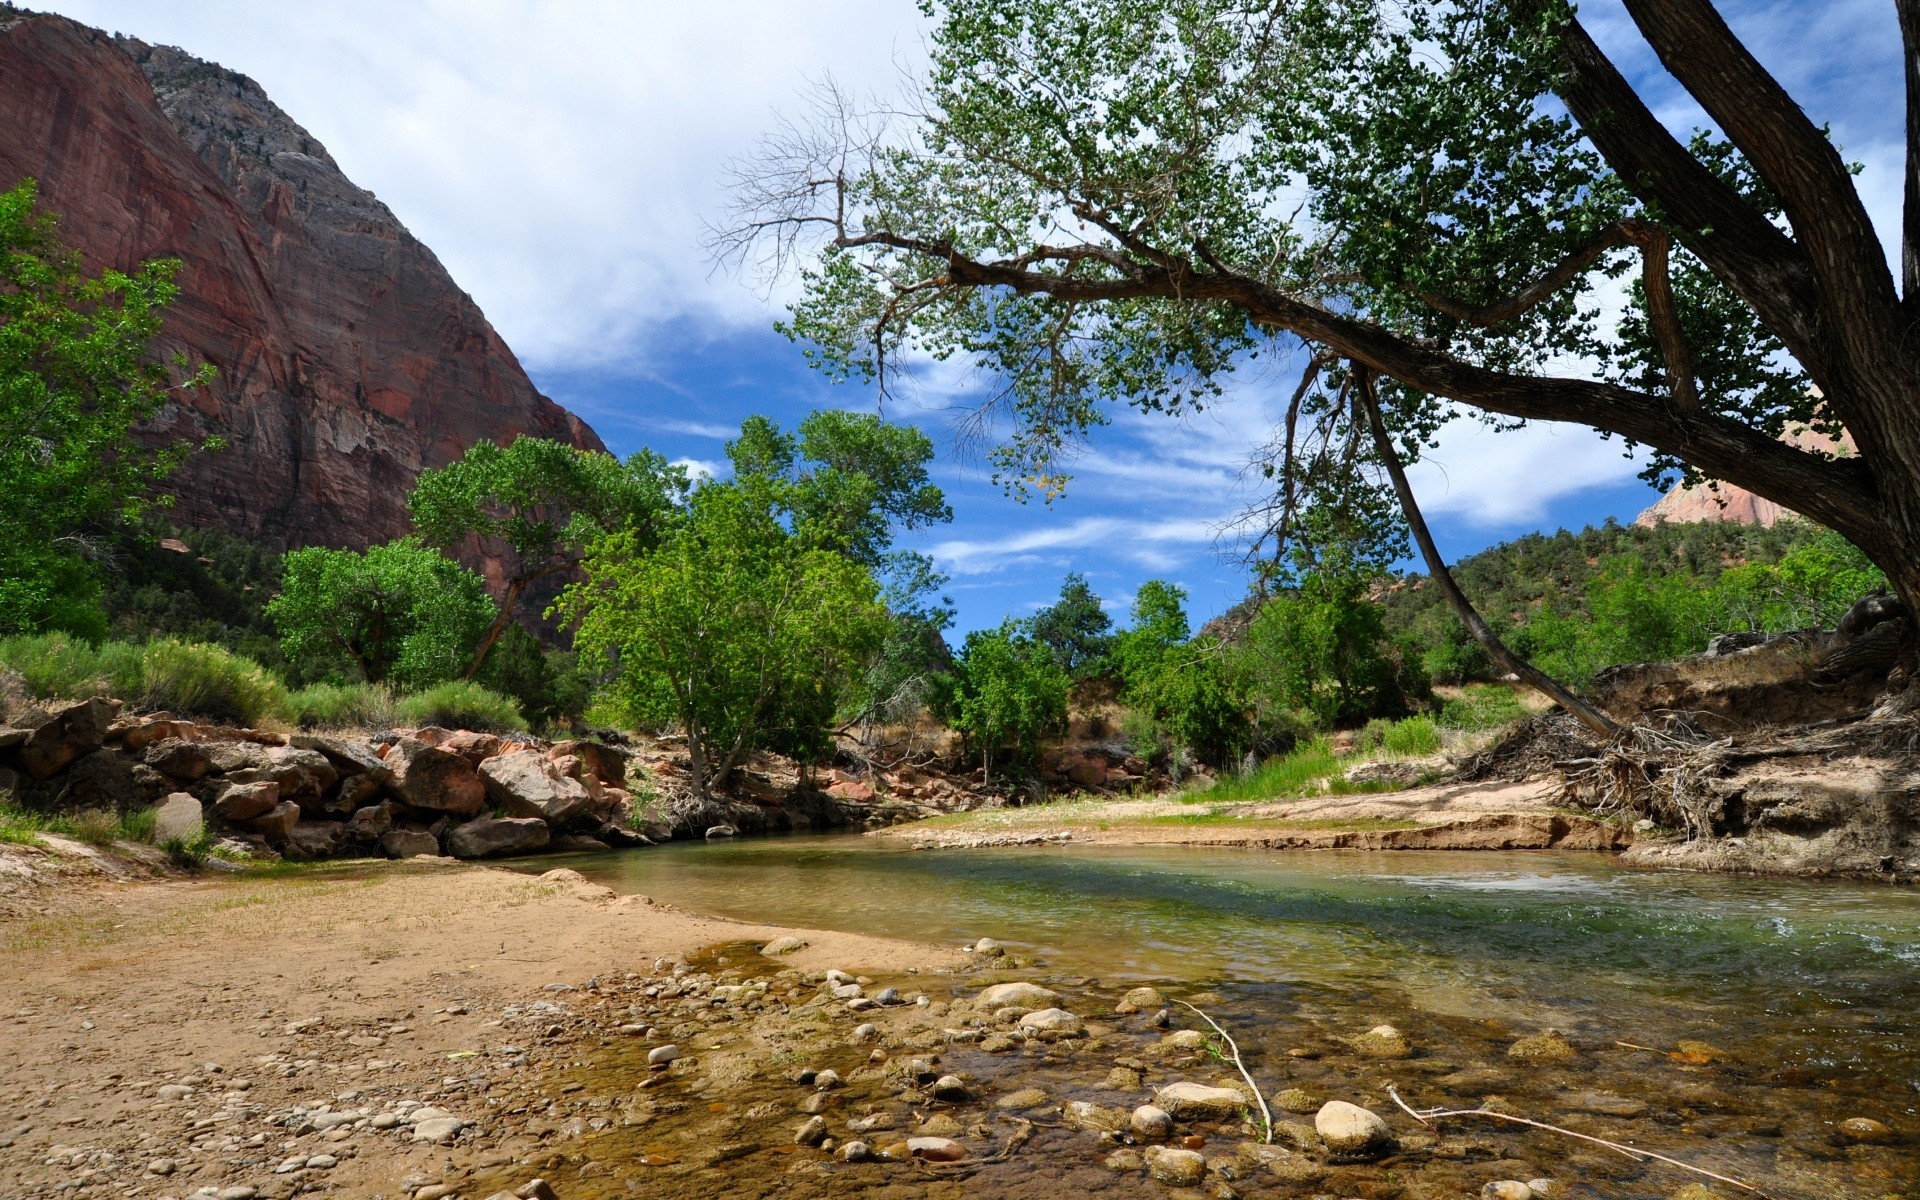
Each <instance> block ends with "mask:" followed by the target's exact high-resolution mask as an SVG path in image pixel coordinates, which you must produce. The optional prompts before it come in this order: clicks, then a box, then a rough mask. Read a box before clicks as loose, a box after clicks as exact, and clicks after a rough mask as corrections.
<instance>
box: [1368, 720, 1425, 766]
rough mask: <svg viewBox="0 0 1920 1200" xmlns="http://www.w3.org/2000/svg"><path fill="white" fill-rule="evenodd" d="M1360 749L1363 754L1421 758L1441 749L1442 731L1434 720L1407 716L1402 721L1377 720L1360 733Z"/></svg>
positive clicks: (1372, 721) (1370, 722)
mask: <svg viewBox="0 0 1920 1200" xmlns="http://www.w3.org/2000/svg"><path fill="white" fill-rule="evenodd" d="M1356 749H1358V750H1359V751H1360V752H1361V753H1363V754H1374V753H1379V754H1386V755H1391V756H1394V757H1396V758H1419V757H1421V756H1423V755H1427V754H1432V753H1434V752H1435V751H1436V750H1438V749H1440V730H1439V728H1438V727H1437V726H1435V725H1434V723H1433V718H1431V717H1425V716H1417V717H1405V718H1402V719H1401V720H1398V721H1388V720H1384V719H1380V718H1375V719H1374V720H1371V721H1368V722H1367V724H1366V727H1365V728H1364V729H1362V730H1361V731H1360V737H1359V739H1358V744H1357V746H1356Z"/></svg>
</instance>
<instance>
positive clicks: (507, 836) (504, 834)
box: [447, 817, 553, 858]
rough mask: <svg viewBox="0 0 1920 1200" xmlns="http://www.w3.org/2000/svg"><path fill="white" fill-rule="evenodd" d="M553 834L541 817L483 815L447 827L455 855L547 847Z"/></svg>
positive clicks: (524, 851)
mask: <svg viewBox="0 0 1920 1200" xmlns="http://www.w3.org/2000/svg"><path fill="white" fill-rule="evenodd" d="M552 837H553V831H552V830H551V829H549V828H547V823H546V822H545V821H542V820H541V819H540V818H538V817H481V818H480V819H479V820H476V821H468V822H467V823H466V824H464V825H456V826H454V827H453V828H452V829H450V830H448V831H447V853H448V854H451V855H453V856H454V857H455V858H499V857H501V856H503V855H508V854H531V853H532V852H533V851H535V850H541V849H545V848H546V845H547V842H548V841H549V840H550V839H551V838H552Z"/></svg>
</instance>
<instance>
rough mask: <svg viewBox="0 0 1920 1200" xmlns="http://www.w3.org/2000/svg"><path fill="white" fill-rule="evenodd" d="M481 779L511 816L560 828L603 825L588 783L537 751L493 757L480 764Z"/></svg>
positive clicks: (491, 796) (490, 797) (489, 793)
mask: <svg viewBox="0 0 1920 1200" xmlns="http://www.w3.org/2000/svg"><path fill="white" fill-rule="evenodd" d="M480 778H481V780H482V782H483V783H484V784H485V785H486V789H487V798H488V799H489V800H491V801H493V804H494V807H496V808H498V809H500V810H501V811H503V812H505V813H507V814H508V815H509V816H515V817H538V818H540V819H541V820H543V821H545V822H546V823H547V824H549V825H552V826H553V827H555V828H556V829H565V828H567V827H569V826H572V825H585V824H592V825H596V826H597V825H598V824H599V821H597V820H595V819H594V817H593V797H592V796H590V795H589V794H588V793H587V789H586V786H585V785H584V784H582V783H580V782H579V781H578V780H574V779H569V778H568V777H567V776H565V775H563V774H561V773H560V770H559V768H558V766H556V765H555V763H554V762H553V761H552V760H550V759H549V758H548V757H547V756H546V755H544V754H542V753H540V752H539V751H537V750H523V751H521V752H520V753H518V754H502V755H500V756H499V757H497V758H489V759H487V760H486V761H485V762H483V763H481V764H480Z"/></svg>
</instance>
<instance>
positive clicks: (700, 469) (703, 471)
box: [669, 458, 724, 483]
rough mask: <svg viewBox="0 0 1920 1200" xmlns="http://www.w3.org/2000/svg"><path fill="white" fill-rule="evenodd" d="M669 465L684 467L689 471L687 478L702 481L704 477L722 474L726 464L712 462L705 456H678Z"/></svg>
mask: <svg viewBox="0 0 1920 1200" xmlns="http://www.w3.org/2000/svg"><path fill="white" fill-rule="evenodd" d="M669 465H671V466H675V467H680V468H683V469H684V470H685V471H686V473H687V478H688V479H691V480H693V481H694V482H695V483H698V482H700V481H701V480H702V479H712V478H714V477H715V476H716V475H718V474H720V471H721V469H722V468H723V466H724V464H722V463H717V462H712V461H709V460H707V459H704V458H676V459H674V460H673V462H672V463H671V464H669Z"/></svg>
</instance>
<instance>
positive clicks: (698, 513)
mask: <svg viewBox="0 0 1920 1200" xmlns="http://www.w3.org/2000/svg"><path fill="white" fill-rule="evenodd" d="M768 499H769V493H768V491H767V489H765V488H761V487H754V486H747V485H743V484H719V483H708V484H706V485H704V486H702V487H701V488H700V489H699V490H698V491H697V492H696V493H695V494H694V496H693V500H692V504H691V506H690V509H689V511H688V512H687V514H686V518H685V520H683V521H682V522H680V523H678V524H677V525H676V526H675V527H674V529H673V531H672V532H671V533H670V534H669V535H668V536H667V537H666V539H665V540H664V541H662V542H661V544H660V545H659V546H658V547H657V548H654V549H652V550H647V549H645V548H643V547H641V546H639V545H638V544H637V541H636V538H635V536H634V535H633V534H632V533H630V532H622V533H618V534H614V535H611V536H609V537H607V538H605V539H602V540H601V541H600V542H597V543H596V544H595V545H594V547H593V548H592V550H591V551H590V552H589V553H588V555H587V558H586V560H585V563H584V566H585V569H586V572H587V576H588V581H587V582H586V583H582V584H576V585H574V586H572V587H570V588H568V589H567V592H566V593H565V594H564V595H563V596H562V598H561V600H560V603H559V605H558V606H557V608H558V611H559V612H560V613H562V614H563V615H564V616H565V617H566V618H567V619H569V620H570V621H575V622H578V632H577V633H576V635H575V638H574V644H575V646H576V647H577V648H578V649H579V651H580V652H581V654H582V655H583V656H584V657H585V658H586V659H587V660H588V662H589V663H590V664H592V665H594V666H596V667H598V668H599V669H602V670H605V671H608V672H610V673H611V682H610V683H609V685H608V687H607V689H606V690H605V691H604V692H603V694H602V702H603V703H605V704H606V705H608V706H609V707H610V708H611V709H612V710H613V712H614V713H615V714H617V715H619V716H620V717H622V718H623V719H625V720H626V721H628V722H630V723H632V724H635V725H640V726H654V727H658V726H662V725H667V724H676V723H677V724H679V725H680V726H682V727H683V728H684V729H685V730H686V732H687V738H688V745H689V749H690V751H691V753H692V758H693V767H694V773H695V777H696V783H697V785H698V786H699V787H700V788H701V789H702V791H705V790H706V788H708V787H709V786H711V785H712V784H715V783H720V784H723V783H725V781H726V777H727V775H728V773H729V772H730V771H731V770H732V768H733V767H734V766H735V765H736V764H737V763H738V761H739V759H740V756H741V755H742V754H744V753H745V752H747V751H749V750H751V749H753V748H755V747H757V746H759V745H762V744H765V741H766V739H768V738H769V737H779V739H780V740H781V742H782V746H781V748H782V749H786V750H789V751H790V752H792V751H800V752H806V753H809V754H812V755H817V754H818V753H819V752H820V750H821V749H822V748H823V739H824V732H823V727H824V726H825V724H826V723H827V721H828V720H829V719H830V718H831V717H832V715H833V712H834V708H835V705H836V703H837V702H838V700H839V698H840V697H841V695H842V694H844V690H845V688H846V687H847V685H848V681H849V680H850V678H851V677H852V675H853V673H854V672H855V671H856V670H858V669H859V668H860V667H861V666H862V665H864V663H865V661H866V659H867V658H869V657H870V656H871V655H873V654H874V653H876V652H877V651H878V650H879V648H880V646H881V644H882V642H883V641H884V639H885V638H886V635H887V632H888V629H889V628H890V622H889V619H888V615H887V612H886V609H885V608H884V607H883V606H882V605H881V604H880V603H879V602H878V592H879V588H878V585H877V584H876V582H875V581H874V579H873V576H872V573H871V572H870V571H869V570H868V569H867V568H866V567H865V566H863V565H862V564H860V563H857V562H854V561H852V560H851V559H849V558H847V557H846V556H844V555H841V554H837V553H834V552H832V551H828V550H821V549H814V548H809V547H808V546H807V545H806V544H805V543H804V542H803V541H802V540H801V539H799V538H797V537H794V536H791V535H789V534H788V533H787V531H786V530H785V529H783V528H782V527H781V525H780V523H779V521H778V519H777V514H776V512H775V510H774V508H773V507H772V505H771V504H769V503H768ZM782 735H784V736H782Z"/></svg>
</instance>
